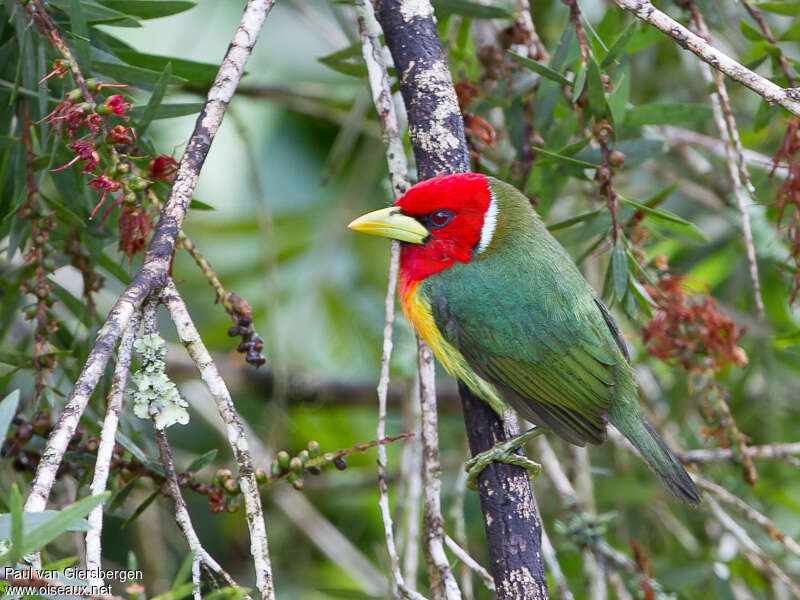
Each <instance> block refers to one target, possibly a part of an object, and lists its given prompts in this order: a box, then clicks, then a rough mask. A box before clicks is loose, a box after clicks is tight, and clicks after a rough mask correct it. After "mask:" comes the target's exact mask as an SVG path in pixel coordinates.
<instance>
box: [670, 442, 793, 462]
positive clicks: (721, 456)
mask: <svg viewBox="0 0 800 600" xmlns="http://www.w3.org/2000/svg"><path fill="white" fill-rule="evenodd" d="M745 454H747V456H749V457H750V458H752V459H756V460H768V459H773V460H781V459H785V458H787V457H791V456H793V455H795V454H800V442H788V443H783V444H780V443H779V444H766V445H764V446H748V447H747V449H746V450H745ZM678 458H680V459H681V462H684V463H702V462H714V461H722V460H732V459H736V458H738V456H737V454H736V452H734V450H733V449H731V448H699V449H697V450H687V451H686V452H679V453H678Z"/></svg>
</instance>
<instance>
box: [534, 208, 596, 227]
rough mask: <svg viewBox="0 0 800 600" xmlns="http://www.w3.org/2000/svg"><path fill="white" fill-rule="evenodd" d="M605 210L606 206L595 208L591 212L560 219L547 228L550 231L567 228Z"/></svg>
mask: <svg viewBox="0 0 800 600" xmlns="http://www.w3.org/2000/svg"><path fill="white" fill-rule="evenodd" d="M604 210H605V208H598V209H597V210H593V211H591V212H585V213H582V214H580V215H576V216H574V217H570V218H569V219H564V220H563V221H559V222H558V223H553V224H552V225H548V226H547V229H548V230H550V231H558V230H560V229H566V228H567V227H572V226H573V225H577V224H578V223H582V222H584V221H587V220H589V219H591V218H592V217H596V216H597V215H599V214H600V213H601V212H603V211H604Z"/></svg>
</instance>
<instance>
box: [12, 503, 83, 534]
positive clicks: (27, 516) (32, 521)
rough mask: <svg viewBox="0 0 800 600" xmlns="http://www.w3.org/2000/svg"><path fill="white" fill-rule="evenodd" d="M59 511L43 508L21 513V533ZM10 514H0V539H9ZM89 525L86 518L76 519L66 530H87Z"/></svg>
mask: <svg viewBox="0 0 800 600" xmlns="http://www.w3.org/2000/svg"><path fill="white" fill-rule="evenodd" d="M59 512H60V511H58V510H43V511H42V512H28V513H22V532H23V535H24V534H26V533H29V532H31V531H33V530H34V529H36V528H37V527H39V526H40V525H42V524H43V523H44V522H45V521H48V520H50V519H52V518H53V517H55V516H56V515H57V514H58V513H59ZM12 521H13V518H12V515H10V514H7V513H3V514H0V540H8V539H11V537H12V533H11V529H12V526H13V524H12ZM89 529H91V526H90V525H89V522H88V521H87V520H86V519H80V520H78V521H76V522H75V523H74V524H73V525H71V526H70V528H69V529H68V530H67V531H89Z"/></svg>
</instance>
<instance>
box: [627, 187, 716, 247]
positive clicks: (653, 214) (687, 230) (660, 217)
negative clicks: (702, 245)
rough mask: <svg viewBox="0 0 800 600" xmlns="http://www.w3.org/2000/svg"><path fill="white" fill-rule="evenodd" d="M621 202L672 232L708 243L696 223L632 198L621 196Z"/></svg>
mask: <svg viewBox="0 0 800 600" xmlns="http://www.w3.org/2000/svg"><path fill="white" fill-rule="evenodd" d="M619 200H620V202H622V203H623V204H627V205H628V206H632V207H634V208H635V209H636V210H640V211H642V212H644V213H646V214H647V216H648V217H650V218H652V219H655V220H657V221H659V222H661V223H662V224H664V225H666V226H667V228H668V229H670V231H675V232H676V233H681V234H682V235H685V236H686V237H689V238H692V239H695V240H700V241H703V242H707V241H708V236H707V235H706V234H705V233H704V232H703V230H702V229H700V228H699V227H697V225H695V224H694V223H691V222H690V221H687V220H686V219H683V218H681V217H679V216H678V215H676V214H674V213H671V212H669V211H666V210H664V209H661V208H653V207H650V206H647V205H646V204H642V203H641V202H637V201H636V200H631V199H630V198H625V197H623V196H619Z"/></svg>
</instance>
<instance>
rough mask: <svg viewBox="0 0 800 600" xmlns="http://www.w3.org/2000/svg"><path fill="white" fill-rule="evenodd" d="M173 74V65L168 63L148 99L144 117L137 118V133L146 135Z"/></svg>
mask: <svg viewBox="0 0 800 600" xmlns="http://www.w3.org/2000/svg"><path fill="white" fill-rule="evenodd" d="M171 76H172V65H171V64H170V63H167V66H166V67H164V71H163V72H162V73H161V77H159V79H158V83H156V86H155V87H154V88H153V93H152V94H150V99H149V100H148V101H147V106H145V108H144V112H143V113H142V117H141V118H140V119H138V120H137V125H136V133H137V135H139V136H140V137H141V136H142V135H144V132H145V131H147V128H148V127H149V126H150V123H152V122H153V119H155V118H156V113H157V112H158V109H159V107H160V106H161V102H162V100H164V94H165V93H166V91H167V84H168V83H169V78H170V77H171Z"/></svg>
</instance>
